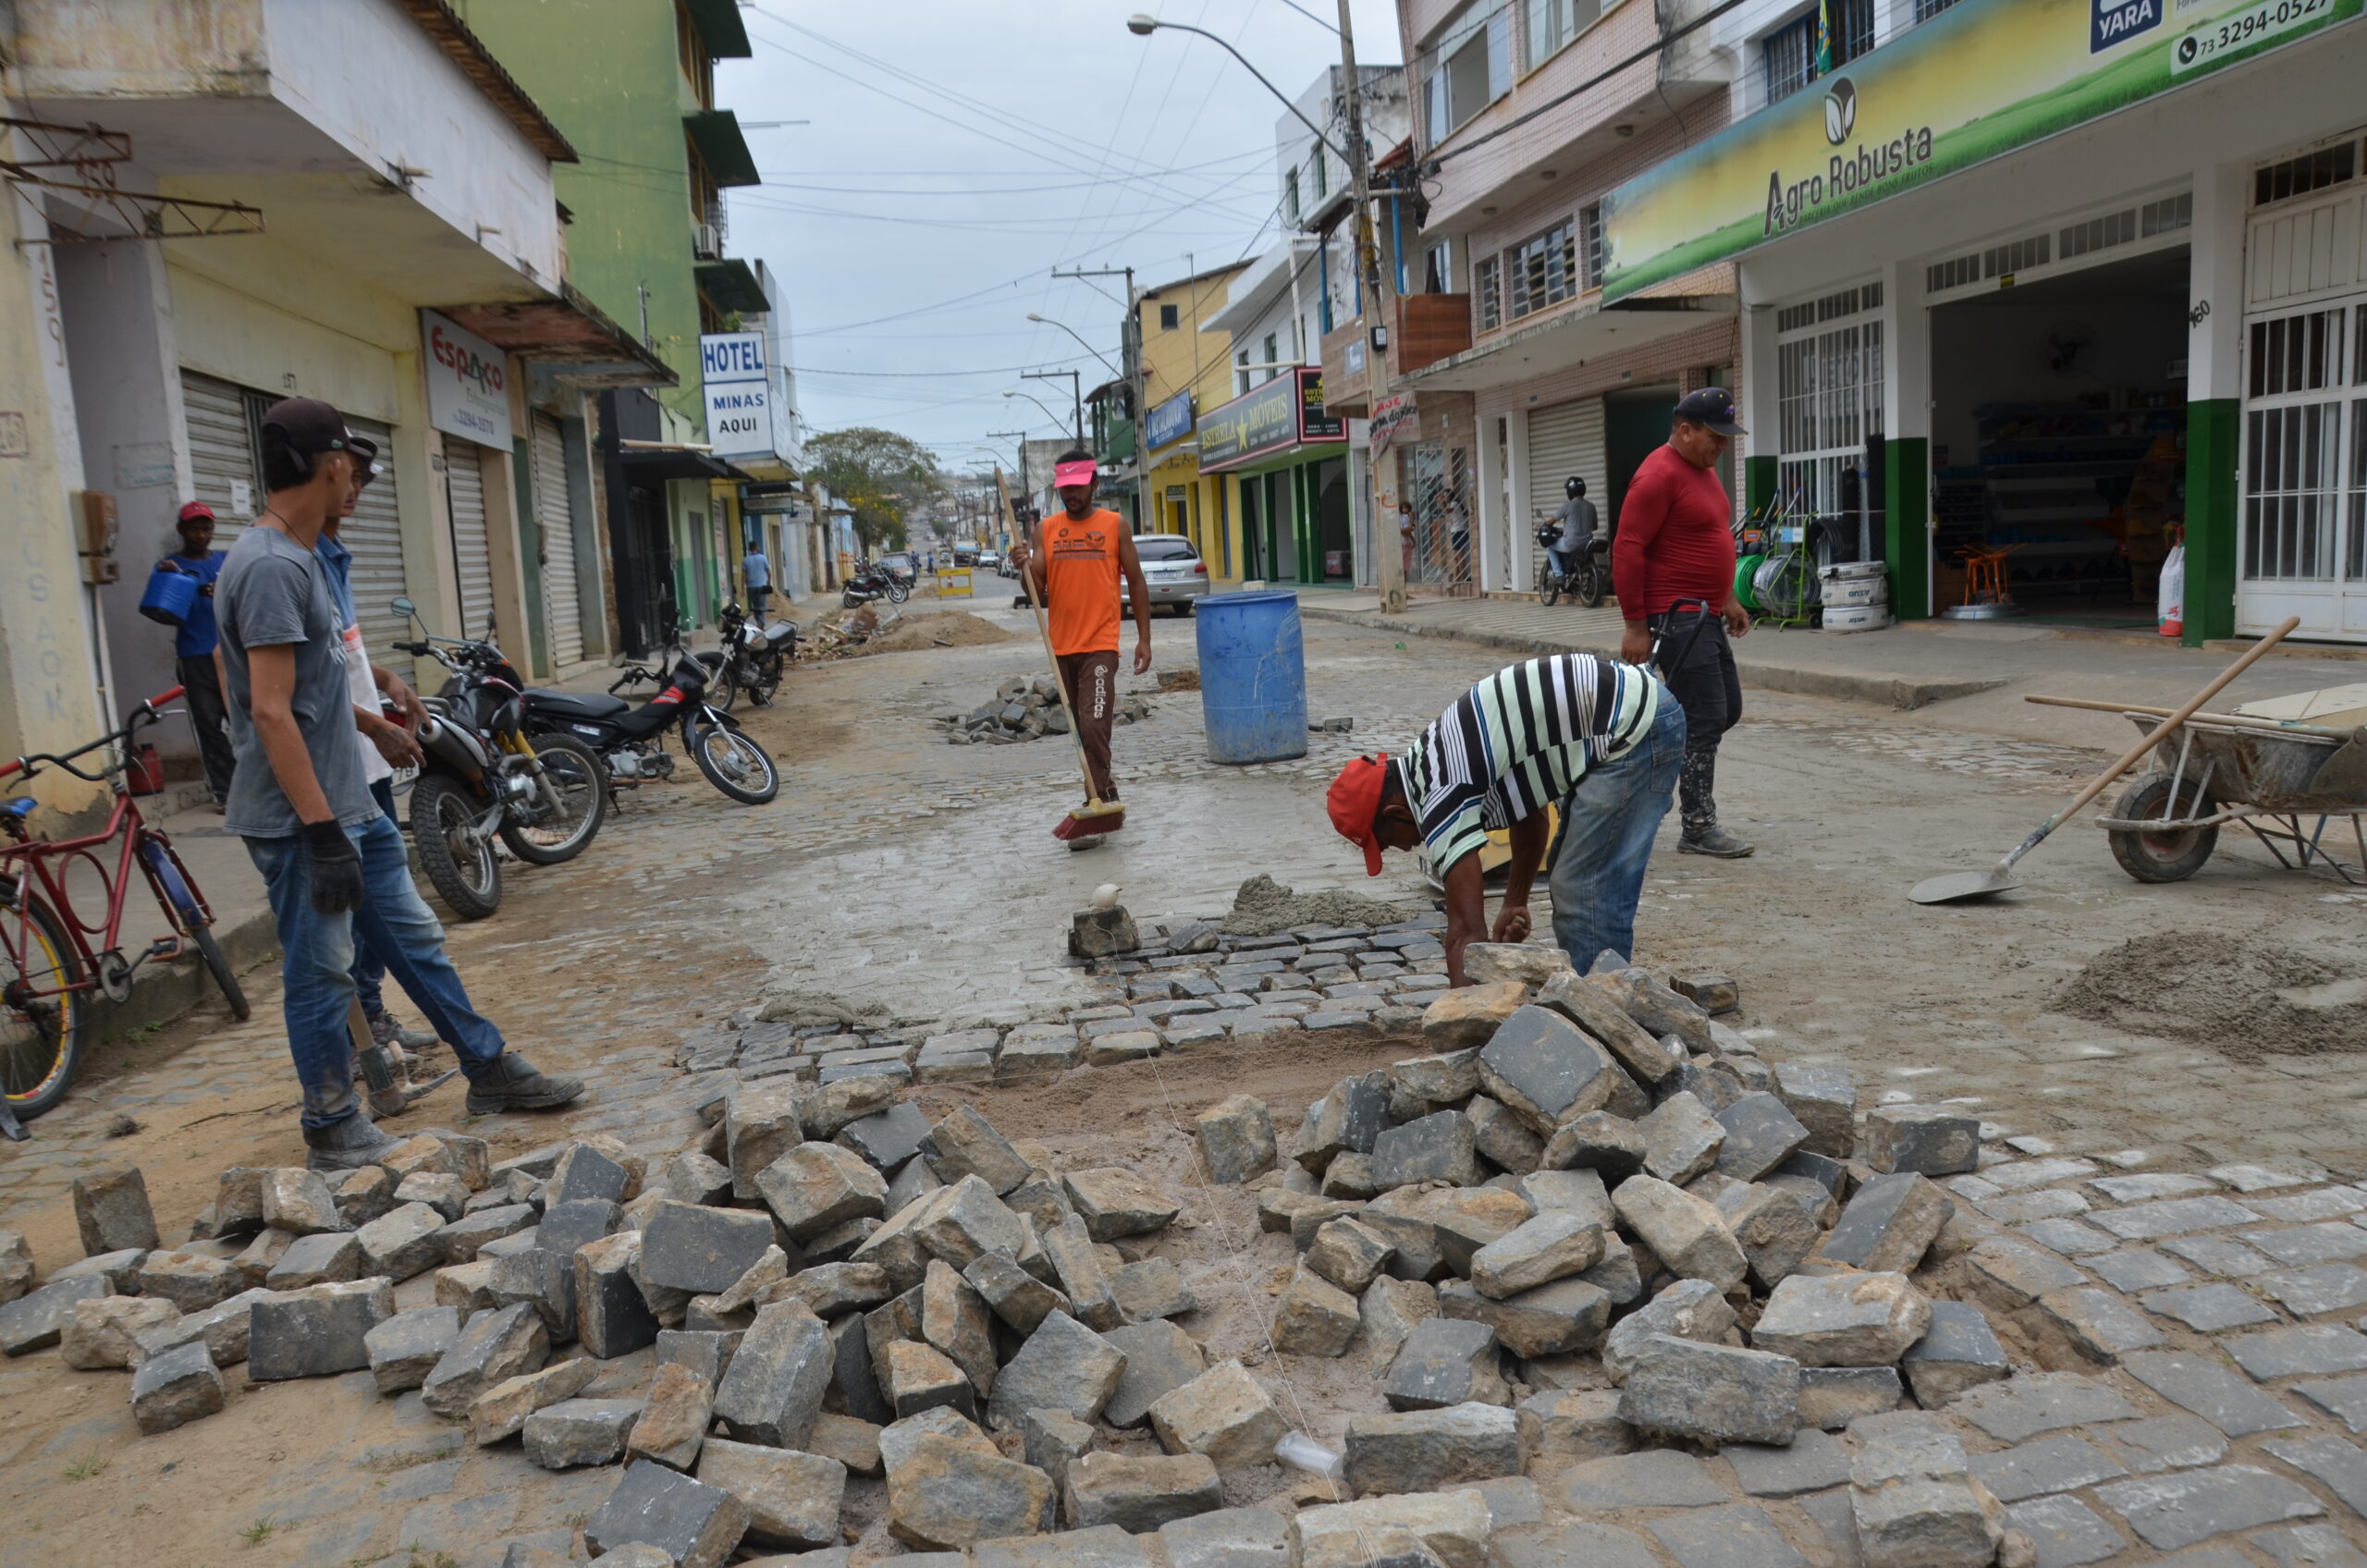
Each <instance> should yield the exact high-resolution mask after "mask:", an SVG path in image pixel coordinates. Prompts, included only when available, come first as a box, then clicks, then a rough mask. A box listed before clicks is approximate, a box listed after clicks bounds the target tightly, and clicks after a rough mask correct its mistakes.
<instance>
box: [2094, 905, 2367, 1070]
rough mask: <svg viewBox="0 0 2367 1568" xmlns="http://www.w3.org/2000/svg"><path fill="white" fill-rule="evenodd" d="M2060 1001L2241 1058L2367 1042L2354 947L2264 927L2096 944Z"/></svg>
mask: <svg viewBox="0 0 2367 1568" xmlns="http://www.w3.org/2000/svg"><path fill="white" fill-rule="evenodd" d="M2054 1006H2055V1010H2056V1011H2059V1012H2067V1013H2069V1014H2070V1015H2072V1016H2073V1017H2075V1018H2085V1019H2089V1020H2091V1021H2093V1022H2095V1023H2109V1024H2111V1025H2113V1026H2114V1027H2115V1028H2117V1029H2123V1030H2127V1031H2128V1033H2130V1034H2133V1035H2159V1036H2163V1037H2165V1038H2168V1039H2174V1040H2191V1041H2193V1042H2195V1043H2196V1044H2198V1045H2207V1046H2210V1047H2214V1048H2215V1049H2217V1050H2219V1051H2221V1052H2223V1053H2225V1054H2226V1055H2227V1056H2230V1057H2234V1058H2236V1059H2238V1060H2250V1059H2253V1058H2257V1057H2259V1056H2262V1055H2263V1054H2269V1053H2275V1054H2283V1055H2297V1056H2313V1055H2316V1054H2318V1053H2319V1052H2321V1051H2359V1050H2367V964H2362V962H2361V957H2360V954H2359V952H2358V950H2357V949H2355V948H2353V949H2349V950H2348V951H2346V950H2344V949H2338V948H2336V947H2333V946H2331V945H2318V944H2311V943H2304V942H2297V941H2294V940H2292V939H2290V938H2284V937H2262V936H2258V935H2250V936H2237V935H2233V934H2230V933H2226V932H2220V931H2165V932H2163V933H2161V934H2160V935H2158V936H2152V937H2138V938H2136V939H2134V940H2132V941H2128V942H2123V943H2122V944H2121V945H2120V946H2118V947H2116V948H2113V949H2107V950H2106V951H2104V952H2102V953H2099V954H2097V955H2096V957H2095V958H2094V959H2093V960H2092V961H2091V962H2090V963H2089V964H2088V966H2087V968H2085V969H2083V970H2081V971H2080V972H2079V974H2077V975H2075V976H2073V978H2072V979H2071V981H2070V982H2069V983H2068V984H2067V985H2066V986H2064V987H2063V991H2062V993H2061V994H2060V995H2059V996H2057V997H2056V998H2055V1001H2054Z"/></svg>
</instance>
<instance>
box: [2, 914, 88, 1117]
mask: <svg viewBox="0 0 2367 1568" xmlns="http://www.w3.org/2000/svg"><path fill="white" fill-rule="evenodd" d="M82 984H84V981H83V976H82V961H81V959H80V957H79V956H78V955H77V954H76V952H75V950H74V945H73V944H72V943H71V942H69V941H67V939H66V928H65V926H64V925H62V924H61V923H60V922H59V920H58V918H57V916H56V915H55V914H54V913H51V912H50V908H49V906H48V905H47V904H45V903H43V902H42V901H41V900H39V899H30V900H27V901H26V902H25V903H24V904H23V905H22V906H21V907H10V908H6V909H0V998H5V1000H0V1094H5V1095H6V1096H7V1100H8V1109H10V1110H13V1111H15V1112H16V1113H17V1115H18V1117H19V1118H20V1119H26V1120H30V1119H31V1118H32V1117H36V1116H39V1115H40V1114H41V1113H42V1112H43V1111H45V1110H47V1109H50V1108H51V1107H52V1106H54V1105H55V1104H56V1103H57V1102H58V1101H59V1100H62V1099H64V1098H65V1097H66V1091H67V1088H68V1087H69V1086H70V1085H71V1084H73V1082H74V1072H75V1070H76V1069H77V1068H79V1067H80V1066H81V1063H82V1047H83V1045H84V1043H85V1036H86V1035H88V1034H89V1031H90V1026H91V1008H90V1003H89V999H88V994H87V993H86V992H83V991H81V990H79V989H76V988H75V987H77V986H81V985H82ZM33 992H45V993H51V994H48V995H41V996H35V995H32V994H31V993H33Z"/></svg>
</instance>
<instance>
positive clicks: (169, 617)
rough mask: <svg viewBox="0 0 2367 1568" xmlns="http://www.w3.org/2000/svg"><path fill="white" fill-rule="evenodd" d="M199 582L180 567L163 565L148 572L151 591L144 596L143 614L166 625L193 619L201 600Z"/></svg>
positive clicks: (142, 603)
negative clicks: (191, 611)
mask: <svg viewBox="0 0 2367 1568" xmlns="http://www.w3.org/2000/svg"><path fill="white" fill-rule="evenodd" d="M197 590H198V581H197V579H196V578H195V577H193V576H191V575H190V573H188V572H186V571H183V570H180V569H179V568H178V567H173V566H159V567H157V568H156V570H153V571H152V572H150V573H149V574H148V591H147V592H146V593H144V594H141V595H140V613H141V615H144V616H146V617H147V618H148V619H150V620H153V621H158V622H161V623H162V624H164V625H166V626H178V625H180V623H181V622H183V621H185V620H187V619H189V612H190V606H192V605H194V604H196V603H197Z"/></svg>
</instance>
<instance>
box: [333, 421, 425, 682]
mask: <svg viewBox="0 0 2367 1568" xmlns="http://www.w3.org/2000/svg"><path fill="white" fill-rule="evenodd" d="M345 423H346V426H347V428H349V429H350V430H351V431H352V432H353V434H355V435H359V436H362V437H363V438H364V439H365V440H370V441H375V442H376V443H377V444H378V468H379V470H380V472H379V474H378V477H377V478H376V479H374V480H373V481H371V482H370V484H367V485H365V486H364V487H363V488H362V499H361V501H360V502H359V503H358V504H357V505H356V506H355V507H354V508H353V515H352V516H351V517H350V518H347V519H346V520H345V523H344V525H343V526H342V527H341V528H339V529H338V531H337V537H338V538H340V539H342V540H344V541H345V547H346V548H347V549H349V550H351V551H352V552H353V611H354V614H355V616H356V617H357V618H358V619H360V620H361V622H362V645H363V646H364V647H366V648H368V649H369V650H370V658H371V662H373V663H374V664H381V665H384V666H386V668H388V669H391V670H393V671H394V672H395V673H396V674H398V675H399V676H401V677H403V678H404V679H405V680H410V679H411V655H408V654H399V653H397V652H395V644H396V643H398V642H403V641H408V640H409V639H410V638H411V636H412V635H413V633H412V631H411V625H410V623H409V622H408V621H406V620H405V619H403V618H402V617H401V616H399V615H397V614H396V613H395V612H394V611H393V610H392V609H390V608H388V607H387V606H388V604H389V603H390V602H391V601H392V600H393V599H395V598H396V597H397V596H398V595H399V594H408V593H410V592H411V589H410V587H409V586H408V585H407V579H406V578H405V576H404V574H403V525H402V516H401V512H400V509H399V507H398V505H397V502H396V496H395V430H394V426H392V425H389V424H381V423H378V422H377V421H376V420H374V419H362V418H360V417H359V416H356V415H352V414H348V415H347V416H346V421H345Z"/></svg>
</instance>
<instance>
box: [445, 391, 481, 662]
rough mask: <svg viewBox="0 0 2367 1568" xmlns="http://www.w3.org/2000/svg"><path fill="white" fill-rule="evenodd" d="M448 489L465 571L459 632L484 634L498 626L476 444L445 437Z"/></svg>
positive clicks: (458, 557)
mask: <svg viewBox="0 0 2367 1568" xmlns="http://www.w3.org/2000/svg"><path fill="white" fill-rule="evenodd" d="M444 490H445V494H446V496H448V497H449V498H450V501H451V509H452V555H453V557H454V562H455V565H456V567H457V569H458V570H459V571H460V619H461V620H462V622H463V623H464V624H463V625H462V627H461V628H460V635H462V636H466V637H483V636H485V635H487V634H488V631H489V629H490V628H491V627H492V625H493V540H492V537H491V535H490V534H489V533H487V531H486V529H485V521H484V468H483V466H482V465H481V463H480V460H479V454H478V450H477V445H476V443H475V442H473V441H463V440H461V439H460V437H459V436H457V435H447V436H445V437H444Z"/></svg>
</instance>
